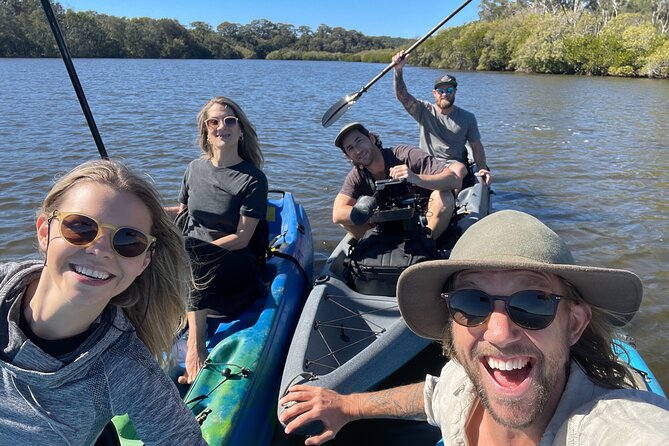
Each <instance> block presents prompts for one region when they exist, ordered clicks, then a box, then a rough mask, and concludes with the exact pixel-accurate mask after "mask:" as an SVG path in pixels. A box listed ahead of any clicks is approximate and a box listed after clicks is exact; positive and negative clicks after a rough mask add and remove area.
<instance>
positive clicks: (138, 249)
mask: <svg viewBox="0 0 669 446" xmlns="http://www.w3.org/2000/svg"><path fill="white" fill-rule="evenodd" d="M54 218H57V219H58V221H59V223H60V225H59V230H60V235H61V236H62V237H63V239H64V240H65V241H66V242H67V243H69V244H70V245H72V246H78V247H80V248H86V247H88V246H91V245H92V244H93V243H95V242H96V241H97V240H99V239H100V237H102V234H103V232H102V228H107V229H109V230H110V231H112V234H113V235H112V238H111V245H112V248H113V249H114V251H116V252H117V253H118V254H119V255H121V256H123V257H137V256H140V255H142V254H144V253H145V252H146V251H147V250H148V249H149V248H151V247H152V246H153V245H154V243H155V242H156V238H155V237H153V236H151V235H146V234H144V233H143V232H142V231H140V230H138V229H134V228H128V227H121V228H119V227H117V226H113V225H107V224H102V223H100V222H98V221H97V220H96V219H94V218H93V217H89V216H87V215H84V214H78V213H76V212H61V211H53V212H52V213H51V217H50V218H49V222H51V220H52V219H54Z"/></svg>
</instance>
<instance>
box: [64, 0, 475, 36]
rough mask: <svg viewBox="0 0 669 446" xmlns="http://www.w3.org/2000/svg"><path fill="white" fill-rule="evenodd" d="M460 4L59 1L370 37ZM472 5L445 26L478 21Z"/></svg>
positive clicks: (418, 28)
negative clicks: (333, 29) (334, 30)
mask: <svg viewBox="0 0 669 446" xmlns="http://www.w3.org/2000/svg"><path fill="white" fill-rule="evenodd" d="M463 1H464V0H417V1H410V0H378V1H377V0H328V1H323V0H283V1H282V0H237V1H235V0H60V4H61V5H62V6H63V7H64V8H65V9H73V10H74V11H96V12H99V13H101V14H108V15H113V16H118V17H128V18H131V17H152V18H170V19H177V20H178V21H179V22H181V23H182V24H183V25H186V26H188V25H189V24H190V23H191V22H195V21H203V22H207V23H209V24H211V25H212V26H214V27H215V26H216V25H218V24H219V23H221V22H225V21H228V22H234V23H241V24H247V23H249V22H250V21H251V20H254V19H267V20H270V21H272V22H279V23H290V24H291V25H295V26H301V25H306V26H309V27H310V28H311V29H312V30H315V29H316V28H318V26H319V25H320V24H325V25H328V26H330V27H336V26H341V27H342V28H346V29H355V30H357V31H360V32H362V33H363V34H366V35H370V36H381V35H386V36H392V37H407V38H417V37H421V36H422V35H424V34H425V33H427V32H428V31H429V30H430V29H432V27H434V26H435V25H436V24H437V23H439V22H440V21H441V20H442V19H443V18H444V17H446V16H447V15H449V14H450V13H451V12H452V11H453V10H455V9H456V8H457V7H458V6H460V4H461V3H462V2H463ZM478 2H479V0H474V1H472V3H470V4H469V5H468V6H467V7H466V8H465V9H463V10H462V11H460V13H459V14H458V15H456V16H455V17H453V19H451V21H449V22H448V24H447V25H446V26H453V25H462V24H463V23H467V22H471V21H473V20H476V19H477V18H478Z"/></svg>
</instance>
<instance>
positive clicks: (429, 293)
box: [397, 258, 643, 340]
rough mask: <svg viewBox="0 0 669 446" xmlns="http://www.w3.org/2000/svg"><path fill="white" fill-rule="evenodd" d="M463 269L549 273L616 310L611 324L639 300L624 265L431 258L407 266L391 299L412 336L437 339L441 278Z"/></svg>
mask: <svg viewBox="0 0 669 446" xmlns="http://www.w3.org/2000/svg"><path fill="white" fill-rule="evenodd" d="M463 270H529V271H538V272H546V273H552V274H555V275H557V276H560V277H562V278H564V279H565V280H566V281H567V282H569V283H571V284H572V285H573V286H574V287H575V288H576V289H577V290H578V292H579V293H580V294H581V296H582V297H583V299H584V300H585V301H586V302H587V303H589V304H591V305H593V306H596V307H600V308H603V309H605V310H607V311H610V312H612V313H614V314H616V316H617V317H616V318H614V319H613V320H611V322H612V323H613V324H614V325H616V326H622V325H625V324H626V323H627V322H629V321H630V320H631V319H632V317H633V316H634V314H635V313H636V311H637V310H638V309H639V306H640V305H641V298H642V296H643V287H642V284H641V279H639V277H638V276H637V275H636V274H634V273H632V272H630V271H625V270H619V269H609V268H596V267H589V266H579V265H560V264H557V265H556V264H544V263H539V262H531V261H529V262H528V261H527V259H522V258H510V259H504V260H495V261H485V262H482V261H450V260H433V261H428V262H422V263H419V264H416V265H413V266H411V267H409V268H407V269H406V270H405V271H404V272H403V273H402V274H401V275H400V278H399V280H398V282H397V300H398V303H399V308H400V312H401V313H402V317H403V318H404V321H405V322H406V324H407V325H408V326H409V328H410V329H411V331H413V332H414V333H416V334H417V335H418V336H421V337H424V338H428V339H434V340H441V339H443V331H444V328H445V326H446V323H447V322H448V310H447V308H446V304H445V302H444V301H443V300H442V299H441V293H442V292H443V291H444V284H445V283H446V280H447V279H448V278H449V277H450V276H451V275H453V274H454V273H456V272H459V271H463Z"/></svg>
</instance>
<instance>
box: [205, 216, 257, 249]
mask: <svg viewBox="0 0 669 446" xmlns="http://www.w3.org/2000/svg"><path fill="white" fill-rule="evenodd" d="M259 221H260V219H258V218H253V217H247V216H245V215H240V216H239V223H237V232H235V233H234V234H228V235H224V236H223V237H220V238H217V239H216V240H214V241H213V242H212V243H213V244H214V245H217V246H220V247H221V248H225V249H229V250H230V251H235V250H237V249H243V248H246V247H247V246H248V244H249V241H250V240H251V237H252V236H253V233H254V232H255V230H256V226H258V222H259Z"/></svg>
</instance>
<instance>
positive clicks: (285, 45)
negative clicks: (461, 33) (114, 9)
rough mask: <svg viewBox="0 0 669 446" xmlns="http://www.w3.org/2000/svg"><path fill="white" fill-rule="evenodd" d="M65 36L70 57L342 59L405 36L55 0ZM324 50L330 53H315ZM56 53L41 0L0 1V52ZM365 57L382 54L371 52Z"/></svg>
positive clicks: (400, 41)
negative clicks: (99, 8)
mask: <svg viewBox="0 0 669 446" xmlns="http://www.w3.org/2000/svg"><path fill="white" fill-rule="evenodd" d="M53 8H54V12H55V14H56V17H57V19H58V22H59V23H60V25H61V30H62V31H63V36H64V38H65V41H66V43H67V45H68V48H69V50H70V53H71V54H72V56H74V57H134V58H175V59H183V58H205V59H206V58H225V59H233V58H242V57H243V58H247V59H263V58H266V57H268V55H270V54H272V57H277V55H279V54H283V53H285V54H287V57H289V58H302V57H301V56H300V55H299V54H296V53H294V52H296V51H297V52H302V53H305V52H306V56H305V57H307V58H315V59H319V60H320V59H328V60H340V59H342V58H345V57H350V58H352V59H356V60H362V59H363V56H361V55H357V56H351V55H352V54H357V53H361V52H364V51H376V50H389V49H393V48H397V47H398V46H404V45H405V44H406V43H407V42H408V40H407V39H400V38H393V37H385V36H382V37H370V36H365V35H363V34H362V33H360V32H358V31H351V30H346V29H344V28H331V27H328V26H326V25H321V26H319V27H318V29H317V30H316V31H312V30H311V29H310V28H309V27H307V26H300V27H299V28H295V27H294V26H293V25H289V24H285V23H273V22H271V21H269V20H266V19H259V20H253V21H251V22H250V23H248V24H246V25H240V24H238V23H230V22H223V23H221V24H219V25H218V26H217V27H216V29H213V28H212V27H211V26H210V25H209V24H207V23H204V22H194V23H192V24H191V27H190V28H186V27H185V26H183V25H181V24H180V23H179V22H177V21H176V20H172V19H158V20H156V19H151V18H148V17H141V18H133V19H126V18H117V17H111V16H106V15H102V14H97V13H95V12H92V11H85V12H74V11H72V10H67V11H66V12H64V11H63V8H62V7H61V6H60V5H59V4H58V3H54V5H53ZM320 53H327V54H330V55H329V56H328V55H321V54H320ZM45 56H46V57H56V56H58V49H57V47H56V44H55V41H54V39H53V36H52V34H51V30H50V28H49V24H48V22H47V20H46V17H45V15H44V11H43V10H42V6H41V3H40V1H39V0H0V57H45ZM364 58H367V59H369V60H376V59H378V58H385V56H375V55H374V53H373V52H372V53H370V54H369V55H366V56H364Z"/></svg>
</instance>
